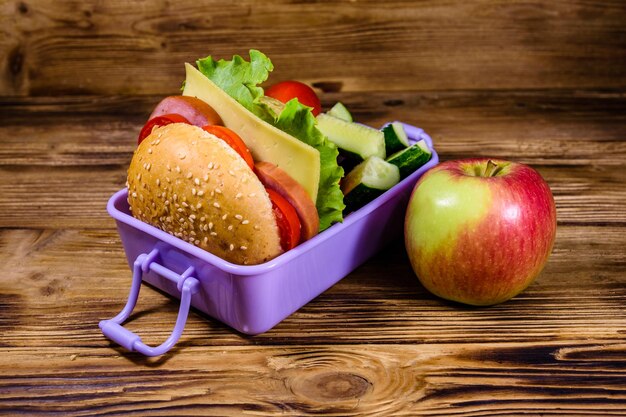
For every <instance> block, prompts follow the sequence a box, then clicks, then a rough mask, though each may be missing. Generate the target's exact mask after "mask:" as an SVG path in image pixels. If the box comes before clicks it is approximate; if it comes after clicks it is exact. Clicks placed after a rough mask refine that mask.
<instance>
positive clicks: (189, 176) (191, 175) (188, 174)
mask: <svg viewBox="0 0 626 417" xmlns="http://www.w3.org/2000/svg"><path fill="white" fill-rule="evenodd" d="M185 177H187V179H189V178H191V177H193V174H192V173H191V172H188V173H187V175H185Z"/></svg>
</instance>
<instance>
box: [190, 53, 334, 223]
mask: <svg viewBox="0 0 626 417" xmlns="http://www.w3.org/2000/svg"><path fill="white" fill-rule="evenodd" d="M196 64H197V66H198V70H199V71H200V72H201V73H202V74H204V75H205V76H206V77H207V78H209V79H210V80H211V81H213V82H214V83H215V84H217V85H218V86H219V87H220V88H221V89H222V90H224V91H225V92H226V93H228V95H230V96H231V97H232V98H234V99H235V100H237V101H238V102H239V103H240V104H241V105H243V106H244V107H245V108H247V109H248V110H250V111H251V112H252V113H254V114H255V115H256V116H258V117H260V118H261V119H263V120H265V121H266V122H268V123H270V124H272V125H274V126H275V127H277V128H278V129H280V130H282V131H284V132H286V133H288V134H290V135H291V136H293V137H295V138H297V139H299V140H301V141H302V142H304V143H306V144H307V145H310V146H312V147H314V148H315V149H317V150H318V151H319V153H320V184H319V189H318V193H317V201H316V202H315V205H316V207H317V212H318V214H319V218H320V231H322V230H325V229H327V228H328V227H329V226H330V225H331V224H332V223H335V222H340V221H342V220H343V215H342V212H343V209H344V208H345V205H344V204H343V193H342V192H341V190H340V188H339V180H340V179H341V177H342V176H343V169H342V168H341V167H340V166H338V165H337V156H338V154H339V151H338V149H337V146H336V145H335V144H334V143H332V142H330V141H329V140H328V139H327V138H326V137H325V136H324V135H323V134H322V132H320V131H319V130H318V129H317V127H316V120H315V116H313V113H311V108H310V107H307V106H305V105H303V104H301V103H300V102H299V101H298V100H296V99H293V100H290V101H289V102H288V103H287V104H286V105H285V107H284V108H283V110H282V111H281V112H280V113H279V114H276V113H275V112H274V111H273V110H272V109H271V108H270V107H269V106H267V105H266V104H264V103H263V100H262V98H263V96H264V92H263V88H261V87H259V84H261V83H263V82H264V81H266V80H267V78H268V77H269V74H270V72H271V71H272V70H273V69H274V66H273V65H272V62H271V61H270V59H269V58H268V57H267V56H265V55H264V54H263V53H262V52H259V51H257V50H254V49H253V50H250V61H249V62H248V61H246V60H245V59H243V58H242V57H240V56H238V55H235V56H234V57H233V59H232V60H230V61H225V60H223V59H221V60H219V61H216V60H214V59H213V58H212V57H210V56H208V57H206V58H203V59H200V60H198V61H196Z"/></svg>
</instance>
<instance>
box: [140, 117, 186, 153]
mask: <svg viewBox="0 0 626 417" xmlns="http://www.w3.org/2000/svg"><path fill="white" fill-rule="evenodd" d="M172 123H187V124H191V123H189V120H187V119H186V118H185V117H183V116H181V115H180V114H175V113H170V114H164V115H162V116H157V117H153V118H152V119H150V120H148V121H147V122H146V124H145V125H144V126H143V128H142V129H141V132H139V138H138V139H137V145H139V144H140V143H141V142H143V140H144V139H145V138H147V137H148V136H150V133H152V129H154V128H155V127H161V126H167V125H169V124H172Z"/></svg>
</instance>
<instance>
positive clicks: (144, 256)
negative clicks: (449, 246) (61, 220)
mask: <svg viewBox="0 0 626 417" xmlns="http://www.w3.org/2000/svg"><path fill="white" fill-rule="evenodd" d="M404 127H405V131H406V133H407V135H408V137H409V141H410V142H416V141H418V140H420V139H424V141H425V143H426V144H427V145H428V147H429V148H430V150H431V151H432V157H431V159H430V161H429V162H428V163H426V164H425V165H424V166H422V167H421V168H419V169H418V170H417V171H416V172H414V173H412V174H411V175H410V176H408V177H407V178H405V179H404V180H402V181H401V182H400V183H398V184H397V185H395V186H394V187H393V188H391V189H390V190H388V191H386V192H385V193H384V194H383V195H381V196H380V197H378V198H376V199H375V200H374V201H371V202H370V203H368V204H367V205H365V206H363V207H362V208H360V209H359V210H356V211H354V212H352V213H350V214H348V215H347V216H346V217H345V218H344V221H343V222H342V223H337V224H334V225H333V226H331V227H330V228H328V229H327V230H325V231H324V232H322V233H320V234H319V235H317V236H315V237H313V238H312V239H310V240H308V241H306V242H304V243H302V244H301V245H299V246H297V247H296V248H294V249H291V250H289V251H287V252H285V253H284V254H282V255H280V256H278V257H276V258H274V259H272V260H270V261H268V262H266V263H263V264H259V265H236V264H233V263H230V262H227V261H225V260H223V259H221V258H219V257H217V256H215V255H213V254H211V253H209V252H207V251H205V250H203V249H200V248H198V247H196V246H194V245H192V244H190V243H188V242H185V241H183V240H181V239H178V238H176V237H175V236H172V235H170V234H169V233H167V232H164V231H162V230H160V229H158V228H156V227H154V226H151V225H149V224H147V223H144V222H142V221H140V220H137V219H135V218H134V217H133V216H132V215H131V214H130V211H129V209H128V203H127V189H125V188H124V189H122V190H120V191H118V192H116V193H115V194H114V195H113V196H112V197H111V198H110V200H109V202H108V204H107V210H108V212H109V214H110V215H111V216H112V217H113V218H114V219H115V221H116V223H117V229H118V232H119V235H120V238H121V241H122V244H123V246H124V250H125V252H126V257H127V259H128V263H129V265H130V267H131V269H132V271H133V276H132V282H131V288H130V293H129V295H128V301H127V303H126V305H125V307H124V308H123V309H122V311H121V312H120V313H119V314H118V315H117V316H115V317H114V318H112V319H110V320H103V321H101V322H100V329H101V330H102V332H103V333H104V335H105V336H106V337H107V338H109V339H110V340H112V341H114V342H116V343H118V344H119V345H121V346H123V347H124V348H126V349H128V350H130V351H137V352H140V353H142V354H144V355H147V356H157V355H161V354H163V353H165V352H167V351H168V350H169V349H170V348H171V347H172V346H174V344H175V343H176V342H177V341H178V339H179V338H180V336H181V334H182V331H183V328H184V327H185V322H186V321H187V316H188V314H189V309H190V307H194V308H195V309H197V310H199V311H201V312H203V313H205V314H207V315H209V316H211V317H213V318H215V319H217V320H219V321H221V322H223V323H225V324H227V325H228V326H230V327H232V328H234V329H236V330H238V331H239V332H241V333H245V334H249V335H255V334H259V333H263V332H266V331H268V330H269V329H271V328H272V327H274V326H275V325H277V324H278V323H279V322H281V321H282V320H283V319H285V318H286V317H288V316H289V315H290V314H292V313H293V312H295V311H296V310H298V309H299V308H300V307H302V306H303V305H305V304H307V303H308V302H309V301H311V300H312V299H313V298H315V297H317V296H318V295H319V294H321V293H322V292H324V291H325V290H327V289H328V288H330V287H331V286H332V285H334V284H335V283H337V282H338V281H339V280H341V279H342V278H343V277H345V276H346V275H348V274H349V273H350V272H352V271H353V270H354V269H355V268H357V267H358V266H359V265H361V264H362V263H363V262H365V261H366V260H367V259H368V258H370V257H371V256H372V255H374V254H375V253H376V252H378V251H379V250H380V249H381V248H382V247H383V246H385V245H386V244H387V243H389V242H390V241H391V240H392V239H394V238H398V237H399V236H401V234H402V232H403V227H404V216H405V210H406V206H407V203H408V200H409V197H410V195H411V192H412V190H413V188H414V186H415V183H416V182H417V180H418V179H419V177H420V176H421V175H422V174H424V172H426V171H427V170H428V169H430V168H432V167H433V166H435V165H436V164H437V163H438V161H439V158H438V156H437V152H435V149H434V147H433V143H432V140H431V138H430V136H428V135H427V134H426V133H425V132H424V131H423V130H422V129H420V128H418V127H415V126H411V125H407V124H404ZM142 281H145V282H146V283H148V284H150V285H153V286H154V287H157V288H159V289H160V290H162V291H164V292H166V293H168V294H170V295H172V296H173V297H176V298H179V299H180V308H179V312H178V317H177V319H176V323H175V325H174V329H173V331H172V333H171V335H170V336H169V338H168V339H167V340H166V341H165V342H164V343H163V344H161V345H159V346H157V347H151V346H148V345H146V344H144V343H143V342H142V341H141V338H140V337H139V336H138V335H137V334H135V333H133V332H131V331H130V330H128V329H126V328H124V327H123V326H122V323H123V322H124V321H125V320H126V319H127V318H128V317H129V316H130V314H131V312H132V311H133V309H134V307H135V304H136V303H137V298H138V296H139V290H140V288H141V282H142Z"/></svg>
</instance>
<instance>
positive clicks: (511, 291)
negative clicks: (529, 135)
mask: <svg viewBox="0 0 626 417" xmlns="http://www.w3.org/2000/svg"><path fill="white" fill-rule="evenodd" d="M404 233H405V246H406V250H407V254H408V256H409V259H410V261H411V266H412V267H413V270H414V271H415V274H416V275H417V277H418V278H419V280H420V282H421V283H422V284H423V285H424V287H426V289H428V290H429V291H430V292H432V293H433V294H435V295H437V296H439V297H442V298H445V299H447V300H452V301H457V302H460V303H464V304H470V305H476V306H486V305H492V304H497V303H501V302H503V301H506V300H508V299H510V298H512V297H514V296H516V295H517V294H519V293H520V292H522V291H523V290H524V289H525V288H526V287H527V286H528V285H530V283H531V282H533V280H534V279H535V278H536V277H537V275H539V273H540V272H541V270H542V269H543V267H544V265H545V264H546V262H547V260H548V257H549V256H550V252H551V251H552V246H553V244H554V238H555V235H556V208H555V205H554V198H553V196H552V192H551V191H550V187H549V186H548V184H547V183H546V182H545V181H544V179H543V178H542V177H541V175H540V174H539V173H538V172H537V171H535V170H534V169H532V168H531V167H529V166H527V165H524V164H520V163H515V162H509V161H503V160H497V159H486V158H485V159H466V160H458V161H447V162H444V163H441V164H439V165H437V166H436V167H434V168H432V169H431V170H429V171H428V172H426V174H424V175H423V176H422V178H420V180H419V181H418V183H417V184H416V185H415V188H414V189H413V193H412V194H411V198H410V200H409V204H408V207H407V213H406V218H405V225H404Z"/></svg>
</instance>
